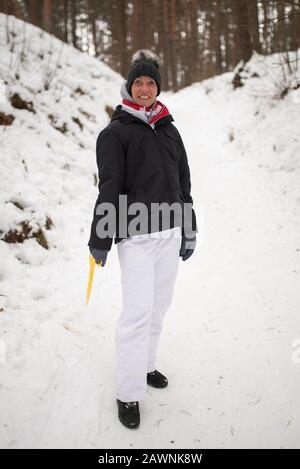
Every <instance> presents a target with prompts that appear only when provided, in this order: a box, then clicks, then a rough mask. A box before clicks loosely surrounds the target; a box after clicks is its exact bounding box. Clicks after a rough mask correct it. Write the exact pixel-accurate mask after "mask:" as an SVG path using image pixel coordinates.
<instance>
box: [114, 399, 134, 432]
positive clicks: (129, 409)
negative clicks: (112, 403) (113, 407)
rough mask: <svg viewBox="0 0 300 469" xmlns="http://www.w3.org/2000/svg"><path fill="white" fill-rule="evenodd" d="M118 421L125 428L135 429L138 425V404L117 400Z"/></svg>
mask: <svg viewBox="0 0 300 469" xmlns="http://www.w3.org/2000/svg"><path fill="white" fill-rule="evenodd" d="M117 403H118V416H119V420H120V422H121V423H123V425H125V427H127V428H137V427H138V426H139V424H140V410H139V403H138V402H137V401H135V402H122V401H120V400H119V399H117Z"/></svg>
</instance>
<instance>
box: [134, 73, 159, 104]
mask: <svg viewBox="0 0 300 469" xmlns="http://www.w3.org/2000/svg"><path fill="white" fill-rule="evenodd" d="M131 94H132V99H133V101H134V102H135V103H136V104H138V105H139V106H143V107H144V106H146V107H149V106H151V105H152V104H153V103H154V101H155V98H156V95H157V85H156V83H155V80H153V78H151V77H147V76H144V75H143V76H141V77H137V78H136V79H135V80H134V82H133V83H132V86H131Z"/></svg>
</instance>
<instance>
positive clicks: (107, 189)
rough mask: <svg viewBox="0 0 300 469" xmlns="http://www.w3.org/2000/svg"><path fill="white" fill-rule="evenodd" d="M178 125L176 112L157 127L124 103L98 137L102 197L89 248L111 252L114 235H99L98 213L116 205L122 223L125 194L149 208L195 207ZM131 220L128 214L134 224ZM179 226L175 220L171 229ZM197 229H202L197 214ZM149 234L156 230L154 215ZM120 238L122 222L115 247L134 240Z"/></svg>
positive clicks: (117, 227) (95, 215)
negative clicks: (105, 206) (157, 205)
mask: <svg viewBox="0 0 300 469" xmlns="http://www.w3.org/2000/svg"><path fill="white" fill-rule="evenodd" d="M172 121H174V119H173V117H172V116H171V115H170V114H169V115H167V116H164V117H162V118H161V119H159V120H158V121H156V123H155V125H154V129H153V128H152V127H151V126H150V125H149V124H147V123H146V122H143V121H142V120H141V119H139V118H137V117H135V116H133V115H132V114H130V113H128V112H126V111H124V110H122V106H121V105H118V106H117V107H116V109H115V111H114V113H113V115H112V118H111V122H110V123H109V125H108V126H107V127H105V129H103V130H102V131H101V132H100V134H99V135H98V138H97V143H96V155H97V166H98V176H99V184H98V189H99V194H98V198H97V200H96V204H95V208H94V214H93V221H92V225H91V232H90V239H89V242H88V246H90V247H92V248H97V249H107V250H110V248H111V245H112V237H108V236H107V237H106V238H99V237H98V236H97V233H96V226H97V223H98V221H99V220H100V218H101V217H102V216H103V215H97V214H96V209H97V206H98V205H99V204H101V203H102V202H110V203H112V204H113V205H114V206H115V208H116V213H117V220H118V206H119V195H121V194H127V201H128V206H129V205H130V204H131V203H133V202H143V203H144V204H146V205H147V207H150V204H151V203H153V202H156V203H162V202H167V203H168V204H172V203H173V202H179V203H181V204H182V203H183V202H189V203H191V204H192V203H193V199H192V197H191V181H190V170H189V165H188V160H187V155H186V151H185V148H184V145H183V142H182V139H181V136H180V134H179V132H178V130H177V129H176V127H175V126H174V125H173V124H172ZM149 213H150V209H149ZM130 220H131V217H130V216H129V215H128V223H129V221H130ZM177 224H178V223H177ZM173 226H174V221H173V222H172V224H171V226H170V228H172V227H173ZM175 226H176V222H175ZM192 229H193V230H194V231H196V230H197V227H196V216H195V212H194V210H192ZM160 230H161V226H160ZM147 232H148V233H149V232H151V220H150V216H149V227H148V231H147ZM119 235H120V233H119V226H118V222H117V224H116V232H115V234H114V237H115V243H118V242H119V241H121V239H123V238H126V237H128V233H127V235H126V236H124V235H122V236H119Z"/></svg>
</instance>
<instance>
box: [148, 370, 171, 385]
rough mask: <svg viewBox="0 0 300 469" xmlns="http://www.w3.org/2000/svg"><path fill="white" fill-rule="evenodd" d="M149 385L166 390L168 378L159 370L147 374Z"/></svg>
mask: <svg viewBox="0 0 300 469" xmlns="http://www.w3.org/2000/svg"><path fill="white" fill-rule="evenodd" d="M147 383H148V384H149V386H152V387H153V388H165V387H166V386H168V380H167V378H166V377H165V376H164V375H162V374H161V373H160V372H159V371H157V370H155V371H152V372H151V373H147Z"/></svg>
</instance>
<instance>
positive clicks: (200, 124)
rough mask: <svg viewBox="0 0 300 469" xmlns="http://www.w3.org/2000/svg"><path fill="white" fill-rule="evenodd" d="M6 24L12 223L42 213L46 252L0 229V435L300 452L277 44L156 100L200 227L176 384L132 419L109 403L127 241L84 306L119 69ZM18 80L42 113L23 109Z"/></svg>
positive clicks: (296, 324)
mask: <svg viewBox="0 0 300 469" xmlns="http://www.w3.org/2000/svg"><path fill="white" fill-rule="evenodd" d="M9 21H10V23H9V24H10V31H14V32H15V34H16V35H15V36H14V38H15V39H14V41H15V44H14V47H11V43H10V45H7V44H6V39H5V38H6V35H5V27H6V17H5V16H4V15H0V112H4V113H5V114H12V115H14V117H15V120H14V122H13V124H12V125H11V126H2V125H1V126H0V145H1V147H0V148H1V156H0V169H1V186H0V202H1V205H0V231H2V235H1V236H2V237H3V236H4V234H5V233H7V232H8V231H9V230H10V229H14V228H16V226H17V223H19V222H21V221H25V220H30V222H31V225H32V226H33V228H36V229H37V228H39V227H41V228H42V229H43V232H44V234H45V236H46V239H47V242H48V244H49V249H48V250H46V249H44V248H43V247H42V246H40V245H39V244H38V243H37V241H36V239H35V238H32V239H27V240H26V241H25V242H24V243H16V244H10V243H6V242H4V241H0V282H1V283H0V295H1V296H0V327H1V335H0V373H1V378H0V446H1V447H2V448H254V447H258V448H280V447H283V448H292V447H294V448H295V447H298V448H299V435H300V423H299V414H300V393H299V389H300V353H299V349H300V321H299V309H300V218H299V214H300V184H299V181H300V159H299V153H300V136H299V128H300V112H299V110H300V107H299V106H300V95H299V91H300V90H299V89H298V90H296V91H293V92H290V93H288V94H287V95H286V96H285V98H284V99H281V100H277V99H274V98H273V97H272V96H273V95H274V93H273V91H272V89H273V88H272V87H273V85H274V80H273V77H274V74H275V75H276V73H278V67H277V68H275V69H274V71H273V68H272V64H275V63H276V57H275V56H273V57H268V58H262V57H259V56H255V57H254V58H253V60H252V62H251V63H250V69H249V70H250V72H251V70H252V71H256V72H257V73H258V74H259V77H256V78H255V77H253V76H251V73H250V72H249V78H248V79H246V80H245V83H246V84H245V86H243V87H241V88H238V89H236V90H233V88H232V85H231V80H232V77H233V73H227V74H224V75H222V76H219V77H216V78H214V79H211V80H207V81H205V82H203V83H201V84H194V85H192V86H190V87H188V88H186V89H184V90H181V91H180V92H178V93H176V94H173V95H172V94H170V93H165V94H164V93H162V94H161V96H160V97H159V99H160V100H161V101H163V102H165V104H166V105H167V107H168V108H169V110H170V112H171V114H172V115H173V117H174V119H175V122H174V123H175V125H177V127H178V129H179V130H180V132H181V134H182V136H183V139H184V142H185V145H186V148H187V151H188V156H189V161H190V168H191V174H192V195H193V198H194V201H195V209H196V212H197V216H198V224H199V235H198V244H197V249H196V252H195V254H194V255H193V256H192V257H191V259H189V260H188V261H187V262H181V261H180V268H179V273H178V278H177V283H176V290H175V295H174V299H173V304H172V306H171V308H170V309H169V311H168V312H167V315H166V319H165V323H164V329H163V333H162V337H161V342H160V349H159V369H160V370H161V371H162V372H163V373H165V374H166V375H167V376H168V379H169V386H168V387H167V388H166V389H163V390H158V389H153V388H149V389H148V393H147V398H146V399H145V401H143V402H142V403H141V404H140V410H141V426H140V428H139V429H138V430H135V431H132V430H129V429H126V428H125V427H123V426H122V425H121V424H120V422H119V421H118V418H117V408H116V402H115V381H114V379H115V378H114V366H115V357H114V329H115V323H116V320H117V318H118V315H119V313H120V310H121V287H120V271H119V265H118V258H117V250H116V248H115V246H113V249H112V251H111V252H110V254H109V258H108V262H107V264H106V266H105V268H104V269H98V268H97V269H96V272H95V279H94V285H93V291H92V296H91V299H90V303H89V305H88V307H87V306H86V305H85V292H86V285H87V277H88V248H87V241H88V237H89V230H90V223H91V217H92V210H93V207H94V203H95V199H96V196H97V187H96V185H95V180H94V176H95V174H96V161H95V140H96V137H97V135H98V132H99V130H100V129H101V128H102V127H103V126H105V125H106V124H107V123H108V116H107V114H106V112H105V106H106V105H109V106H111V107H113V108H114V107H115V106H116V105H117V104H118V103H119V102H120V96H119V88H120V84H121V81H122V78H121V77H120V76H119V75H118V74H116V73H115V72H113V71H111V70H110V69H109V68H108V67H107V66H106V65H104V64H103V63H100V62H99V61H97V60H95V59H93V58H91V57H88V56H86V55H83V54H80V53H79V52H78V51H76V50H74V49H73V48H72V47H69V46H67V45H62V43H61V42H60V41H58V40H57V39H55V38H53V37H51V36H48V35H47V34H46V33H42V32H41V31H40V30H39V29H37V28H34V27H33V26H30V25H26V27H25V29H24V23H22V22H21V21H17V20H15V19H13V18H12V17H10V18H9ZM24 34H25V45H24ZM10 40H11V41H12V36H11V38H10ZM22 50H23V53H22V54H23V55H21V51H22ZM21 59H22V60H21ZM55 64H59V65H60V66H59V67H58V68H57V69H56V65H55ZM251 67H252V68H251ZM53 70H55V73H54V72H53ZM266 70H268V71H270V70H272V73H266ZM52 72H53V78H52V79H51V80H52V81H51V83H50V86H49V89H48V90H45V88H44V85H45V83H46V82H47V80H48V81H49V77H50V78H51V76H52ZM15 73H18V74H19V80H17V81H16V78H15ZM252 75H253V74H252ZM47 77H48V78H47ZM5 82H6V83H5ZM76 90H77V91H76ZM267 90H268V91H269V92H270V93H269V94H268V93H266V91H267ZM14 92H18V93H19V94H20V95H21V97H22V98H23V99H25V100H27V101H32V103H33V107H34V109H35V111H36V112H35V113H33V112H30V111H28V110H21V109H16V108H14V107H12V106H11V104H10V102H9V99H8V96H9V95H11V94H13V93H14ZM49 115H52V116H53V117H49ZM73 118H75V120H76V118H77V119H79V122H80V123H81V124H82V126H83V128H82V130H81V129H80V126H79V124H78V121H74V120H73ZM76 122H77V123H76ZM64 124H65V128H67V129H68V130H67V131H66V132H65V133H63V132H60V131H59V130H57V129H55V128H54V126H56V127H62V126H63V125H64ZM47 217H50V218H51V220H52V222H53V226H52V227H51V229H46V227H45V224H46V220H47Z"/></svg>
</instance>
